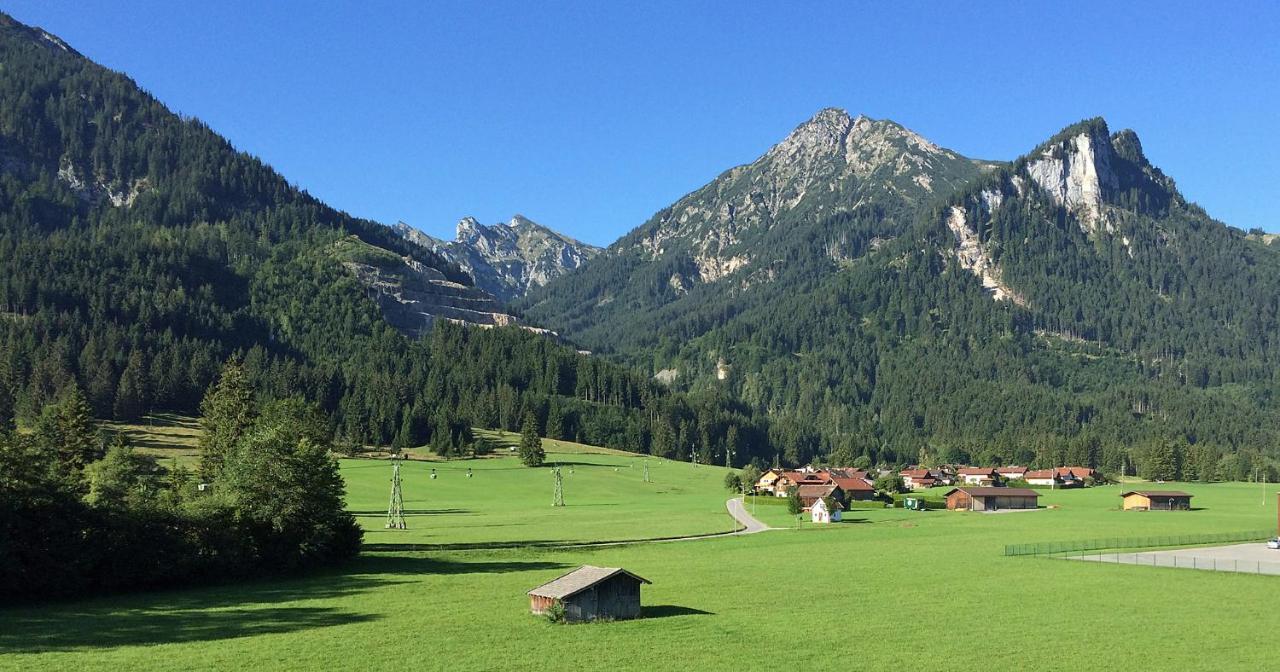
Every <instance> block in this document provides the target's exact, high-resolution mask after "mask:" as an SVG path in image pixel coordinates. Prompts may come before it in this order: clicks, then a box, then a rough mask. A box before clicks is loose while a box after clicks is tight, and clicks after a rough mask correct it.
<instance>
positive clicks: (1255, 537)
mask: <svg viewBox="0 0 1280 672" xmlns="http://www.w3.org/2000/svg"><path fill="white" fill-rule="evenodd" d="M1272 536H1274V532H1273V531H1271V530H1262V531H1258V530H1254V531H1251V532H1219V533H1216V534H1177V535H1168V536H1162V537H1112V538H1109V539H1086V540H1084V541H1048V542H1042V543H1037V544H1009V545H1006V546H1005V547H1004V554H1005V555H1064V554H1069V553H1084V552H1087V551H1104V550H1123V549H1126V548H1167V547H1172V546H1198V545H1203V544H1229V543H1232V542H1243V541H1261V540H1263V539H1269V538H1271V537H1272Z"/></svg>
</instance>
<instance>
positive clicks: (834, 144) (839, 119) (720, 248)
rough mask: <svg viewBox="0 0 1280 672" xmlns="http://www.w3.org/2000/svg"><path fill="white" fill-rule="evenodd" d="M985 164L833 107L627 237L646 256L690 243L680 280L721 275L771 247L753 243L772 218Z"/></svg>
mask: <svg viewBox="0 0 1280 672" xmlns="http://www.w3.org/2000/svg"><path fill="white" fill-rule="evenodd" d="M981 167H982V166H981V164H980V163H978V162H974V161H972V160H970V159H966V158H965V157H962V156H960V155H959V154H957V153H955V152H952V151H950V150H947V149H943V148H941V147H939V146H937V145H935V144H933V143H931V142H929V141H928V140H925V139H924V138H922V137H921V136H919V135H917V134H916V133H913V132H912V131H910V130H908V129H906V128H903V127H902V126H899V125H898V124H895V123H893V122H891V121H884V120H873V119H870V118H867V117H865V116H858V117H857V118H853V117H850V116H849V114H848V113H847V112H845V111H844V110H838V109H834V108H829V109H825V110H822V111H821V112H819V113H818V114H816V115H815V116H814V117H813V118H812V119H810V120H808V121H807V122H805V123H803V124H801V125H800V126H798V127H797V128H796V129H795V130H794V131H792V132H791V134H790V135H788V136H787V137H786V138H785V139H784V140H783V141H782V142H779V143H778V144H776V145H774V146H773V147H772V148H770V149H769V151H768V152H766V153H765V154H764V155H763V156H761V157H760V158H759V159H756V160H755V161H754V162H752V163H750V164H748V165H745V166H739V167H737V168H733V169H731V170H729V171H727V172H726V173H724V174H723V175H721V176H720V177H719V178H717V179H716V180H714V181H713V182H711V183H710V184H708V185H706V186H704V187H702V188H701V189H698V190H697V191H695V192H693V193H691V194H689V195H688V196H685V197H684V198H682V199H680V200H679V201H677V202H676V203H675V204H674V205H672V206H671V207H670V208H667V209H665V210H663V211H661V212H660V213H658V215H657V216H655V217H654V218H653V219H652V220H650V222H649V223H647V224H646V225H644V226H643V227H641V228H640V229H639V230H637V231H635V232H633V233H632V234H630V235H628V236H627V237H626V238H624V239H623V241H620V245H621V246H625V247H631V248H634V249H635V250H636V251H638V252H640V253H641V254H643V255H644V256H645V257H647V258H649V259H656V258H660V257H663V256H666V255H669V254H672V253H677V254H679V253H687V254H688V255H689V257H690V259H691V261H692V265H693V268H694V269H696V273H694V274H692V277H689V275H687V274H686V275H685V276H684V277H682V278H681V279H680V282H679V283H678V284H681V285H682V286H683V284H685V283H687V282H689V281H696V282H716V281H718V280H721V279H723V278H725V277H727V276H729V275H731V274H733V273H735V272H737V271H739V270H741V269H744V268H746V267H747V266H749V265H751V264H752V263H753V262H756V261H759V260H760V259H761V258H762V255H769V254H770V252H771V250H768V249H763V250H762V249H752V247H753V246H752V244H751V243H752V239H753V238H757V237H758V236H760V235H761V234H762V233H764V232H766V231H768V230H770V229H772V228H774V227H777V226H781V225H785V224H787V223H788V222H790V221H794V220H800V219H819V218H826V217H831V216H833V215H836V214H838V213H842V212H851V211H854V210H856V209H858V208H860V207H863V206H867V205H870V204H872V203H875V202H877V201H880V200H884V199H893V200H902V199H905V200H910V201H918V200H922V199H926V198H928V197H929V196H930V195H931V194H933V193H934V192H935V191H938V192H941V193H946V192H950V191H951V190H952V189H954V188H955V187H957V186H959V185H961V184H964V183H966V182H967V181H968V180H970V179H972V178H973V177H974V176H976V175H977V174H978V173H979V171H980V169H981Z"/></svg>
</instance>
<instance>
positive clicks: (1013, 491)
mask: <svg viewBox="0 0 1280 672" xmlns="http://www.w3.org/2000/svg"><path fill="white" fill-rule="evenodd" d="M946 498H947V508H948V509H951V510H952V511H999V510H1002V509H1034V508H1036V506H1037V502H1038V500H1039V498H1040V493H1038V492H1036V491H1035V490H1029V489H1027V488H993V487H972V488H971V487H959V488H952V489H950V490H948V491H947V494H946Z"/></svg>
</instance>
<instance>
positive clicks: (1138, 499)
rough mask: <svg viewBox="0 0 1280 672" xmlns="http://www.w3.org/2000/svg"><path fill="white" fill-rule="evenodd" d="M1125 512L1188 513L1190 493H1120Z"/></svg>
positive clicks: (1164, 491)
mask: <svg viewBox="0 0 1280 672" xmlns="http://www.w3.org/2000/svg"><path fill="white" fill-rule="evenodd" d="M1120 496H1121V497H1123V498H1124V510H1125V511H1188V510H1190V509H1191V497H1192V495H1190V494H1189V493H1186V492H1179V491H1177V490H1130V491H1129V492H1123V493H1120Z"/></svg>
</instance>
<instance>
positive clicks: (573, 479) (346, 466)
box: [342, 435, 734, 548]
mask: <svg viewBox="0 0 1280 672" xmlns="http://www.w3.org/2000/svg"><path fill="white" fill-rule="evenodd" d="M493 438H495V440H497V441H499V442H501V443H502V445H504V446H505V445H507V444H509V443H513V442H514V441H516V440H518V437H517V436H515V435H501V436H495V437H493ZM544 449H545V450H546V451H547V466H546V467H543V468H535V469H531V468H528V467H525V466H523V465H521V464H520V462H519V461H518V460H516V459H515V458H514V457H511V456H510V454H509V453H508V451H506V450H500V451H499V454H501V455H504V456H503V457H498V458H495V459H478V460H452V461H439V460H432V461H419V460H409V461H406V462H404V463H402V466H401V470H400V475H401V481H402V483H403V486H402V487H403V492H404V506H405V511H406V513H407V515H406V522H407V523H408V525H409V529H407V530H388V529H386V525H385V524H386V514H387V505H388V503H389V499H390V494H391V467H390V464H389V463H388V462H387V461H385V460H359V459H357V460H343V461H342V475H343V478H344V479H345V480H346V482H347V503H348V507H349V508H350V509H351V510H352V511H354V512H356V514H357V518H358V520H359V521H360V524H361V526H362V527H364V529H365V543H366V544H369V545H371V546H373V547H374V548H387V547H394V546H398V545H431V546H437V547H439V546H443V547H456V546H486V545H510V544H512V543H518V544H524V545H532V546H537V545H546V544H551V543H563V542H591V541H615V540H631V539H648V538H654V537H671V536H684V535H692V534H707V533H714V532H727V531H730V530H732V529H733V528H734V526H733V525H732V520H731V519H730V518H729V517H728V515H726V513H725V499H726V498H727V497H728V495H727V493H725V492H724V490H723V484H724V474H725V470H724V469H721V468H717V467H708V466H705V465H703V466H694V465H691V464H688V463H685V462H672V461H669V460H662V459H657V458H645V457H642V456H637V455H633V454H630V453H623V452H620V451H611V450H605V449H600V448H595V447H592V446H584V445H582V444H575V443H569V442H564V441H550V440H547V441H544ZM415 454H417V453H416V451H415ZM552 464H558V465H560V474H561V479H562V482H563V488H564V501H565V506H564V507H554V508H553V507H552V506H551V503H552V498H553V494H554V490H555V479H554V477H553V476H552V472H551V465H552ZM646 464H648V468H649V482H645V480H644V469H645V465H646ZM432 470H434V471H435V473H436V478H434V479H433V478H431V472H432ZM468 471H470V473H471V476H470V477H468V476H467V473H468Z"/></svg>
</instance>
